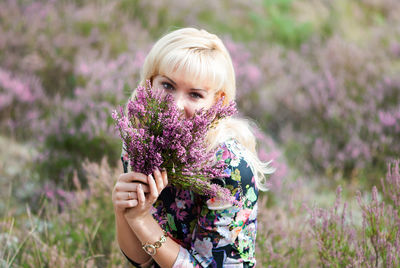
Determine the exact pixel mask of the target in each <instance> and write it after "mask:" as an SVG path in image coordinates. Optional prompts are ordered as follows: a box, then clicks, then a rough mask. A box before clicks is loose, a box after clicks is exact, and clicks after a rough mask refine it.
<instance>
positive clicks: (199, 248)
mask: <svg viewBox="0 0 400 268" xmlns="http://www.w3.org/2000/svg"><path fill="white" fill-rule="evenodd" d="M246 158H247V157H246V149H245V148H244V147H243V146H241V145H240V144H239V143H238V142H236V140H234V139H231V140H228V141H226V142H224V143H223V144H221V146H220V148H219V150H218V152H217V159H223V160H224V161H225V163H226V164H227V165H228V168H227V169H226V170H225V172H227V173H228V174H229V175H230V177H227V178H223V179H219V180H216V181H214V182H215V183H218V184H220V185H223V186H225V187H227V188H229V189H230V190H231V193H232V195H233V196H234V197H235V199H236V200H237V201H238V202H237V203H238V204H235V205H232V204H226V203H225V204H224V203H221V202H219V201H218V200H215V199H208V200H207V199H206V198H205V197H202V196H199V195H196V194H194V193H193V192H192V191H190V190H182V189H177V188H175V187H174V186H167V187H166V188H164V190H163V191H162V192H161V194H160V196H159V197H158V199H157V201H156V203H155V204H154V206H153V212H152V214H153V217H154V218H155V219H156V220H157V221H158V223H159V224H160V226H161V227H162V228H163V229H165V230H166V231H167V232H168V236H169V238H171V239H173V240H174V241H175V242H177V243H178V244H179V245H180V246H181V247H180V251H179V254H178V257H177V259H176V261H175V264H174V266H173V267H253V266H255V264H256V259H255V242H256V241H255V240H256V231H257V198H258V189H257V186H256V183H255V178H254V176H253V172H252V170H251V168H250V166H249V164H248V162H247V161H246ZM121 159H122V161H123V165H124V171H125V172H127V171H128V166H129V164H128V160H127V155H126V154H123V155H122V157H121ZM124 255H125V254H124ZM125 256H126V255H125ZM126 257H127V256H126ZM127 258H128V257H127ZM128 260H129V261H130V262H131V263H132V265H134V266H136V267H140V266H139V265H138V264H136V263H135V262H134V261H132V260H131V259H129V258H128ZM152 267H159V266H158V265H157V263H155V262H154V263H153V266H152Z"/></svg>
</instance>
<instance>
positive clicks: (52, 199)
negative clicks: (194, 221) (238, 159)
mask: <svg viewBox="0 0 400 268" xmlns="http://www.w3.org/2000/svg"><path fill="white" fill-rule="evenodd" d="M398 14H400V2H399V1H397V0H350V1H346V0H336V1H326V0H310V1H305V0H298V1H291V0H256V1H251V2H249V1H247V2H246V1H238V0H232V1H225V0H223V1H202V2H201V4H200V3H199V2H194V1H184V2H182V1H178V0H171V1H139V0H121V1H95V0H90V1H11V0H5V1H2V2H0V148H1V151H0V157H1V158H0V200H1V202H0V217H1V220H0V267H126V266H127V263H126V261H125V259H124V258H123V256H122V255H121V253H120V252H119V248H118V245H117V243H116V241H115V230H114V217H113V211H112V204H111V190H112V187H113V184H114V181H115V179H116V177H117V175H118V174H119V173H120V172H122V167H121V165H120V162H119V154H120V150H121V144H120V141H119V138H118V137H117V133H116V131H115V130H114V126H113V122H112V119H111V116H110V115H111V110H112V109H114V108H116V107H117V106H118V105H122V104H123V103H124V102H125V101H126V99H127V97H128V96H129V94H130V91H131V89H132V88H134V87H136V84H137V82H138V78H139V71H140V67H141V64H142V63H143V60H144V57H145V55H146V53H147V52H148V51H149V49H150V47H151V45H152V43H153V42H154V41H155V40H156V39H157V38H159V37H160V36H161V35H162V34H164V33H167V32H168V31H170V30H173V29H176V28H179V27H187V26H193V27H196V28H204V29H206V30H208V31H210V32H213V33H216V34H217V35H218V36H220V37H221V38H222V39H223V41H224V42H225V44H226V46H227V48H228V49H229V51H230V53H231V56H232V59H233V62H234V65H235V69H236V74H237V87H238V99H237V102H238V106H239V110H240V111H241V113H242V114H243V116H246V117H249V118H251V119H252V120H254V121H255V122H256V123H257V124H258V126H259V128H260V130H261V131H260V132H259V133H257V136H258V138H259V141H260V145H259V154H260V157H261V158H263V159H265V160H270V159H273V160H274V165H275V167H276V168H277V172H276V174H275V175H274V176H273V177H272V178H271V190H270V191H269V192H266V193H263V194H262V195H261V196H260V203H261V204H262V205H261V206H260V211H259V229H258V241H257V250H258V265H259V266H260V267H315V266H323V267H325V266H329V267H330V266H334V267H343V266H346V265H348V266H352V267H399V265H400V260H399V257H398V256H397V255H396V253H398V252H399V251H400V219H399V217H400V212H399V210H398V207H399V206H400V196H399V195H400V186H399V185H400V175H399V172H398V169H397V170H396V166H398V163H397V164H392V171H391V173H390V172H389V173H387V172H388V167H387V165H388V163H393V161H394V160H395V159H398V157H399V153H400V142H399V141H400V140H399V137H400V16H399V15H398ZM381 178H383V179H384V181H385V182H384V183H383V185H386V188H382V185H381V181H380V180H381ZM339 185H341V188H337V187H338V186H339ZM374 185H376V186H377V192H374V191H375V190H374V191H373V192H372V193H376V194H375V195H371V188H372V187H373V186H374ZM396 187H397V188H396ZM340 189H342V190H341V191H340ZM390 189H392V192H391V191H390ZM337 190H338V192H340V195H338V194H337ZM357 190H360V191H361V192H360V193H359V198H358V201H357V198H356V192H357ZM395 190H399V191H397V192H396V191H395ZM339 196H340V198H339ZM374 196H375V197H374ZM374 198H375V199H374ZM383 201H384V202H383ZM363 202H365V203H363ZM344 204H346V205H344ZM363 204H364V205H363ZM378 212H379V213H378ZM396 213H397V214H396ZM338 252H341V253H340V254H338ZM396 256H397V257H396Z"/></svg>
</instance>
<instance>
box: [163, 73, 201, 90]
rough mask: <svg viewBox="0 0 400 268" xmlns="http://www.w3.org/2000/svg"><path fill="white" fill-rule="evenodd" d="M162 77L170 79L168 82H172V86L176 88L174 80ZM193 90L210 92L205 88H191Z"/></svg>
mask: <svg viewBox="0 0 400 268" xmlns="http://www.w3.org/2000/svg"><path fill="white" fill-rule="evenodd" d="M162 77H164V78H166V79H168V81H170V82H171V84H173V85H174V86H176V83H175V82H174V80H172V79H171V78H169V77H168V76H165V75H162ZM191 90H194V91H202V92H205V93H207V92H208V91H207V90H206V89H203V88H191Z"/></svg>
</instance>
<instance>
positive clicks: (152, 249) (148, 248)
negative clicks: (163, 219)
mask: <svg viewBox="0 0 400 268" xmlns="http://www.w3.org/2000/svg"><path fill="white" fill-rule="evenodd" d="M166 241H167V232H166V231H165V230H164V234H163V235H162V236H161V238H160V240H158V241H157V242H155V243H154V244H151V243H145V244H143V245H142V249H143V250H144V251H145V252H146V253H147V254H149V255H150V256H154V255H156V253H157V249H158V248H160V247H161V246H162V244H163V243H165V242H166Z"/></svg>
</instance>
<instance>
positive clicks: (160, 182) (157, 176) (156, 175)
mask: <svg viewBox="0 0 400 268" xmlns="http://www.w3.org/2000/svg"><path fill="white" fill-rule="evenodd" d="M153 174H154V179H155V181H156V186H157V192H158V194H160V193H161V191H162V190H163V189H164V187H165V186H164V181H163V178H162V176H161V172H160V170H158V168H156V169H155V170H154V172H153Z"/></svg>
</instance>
